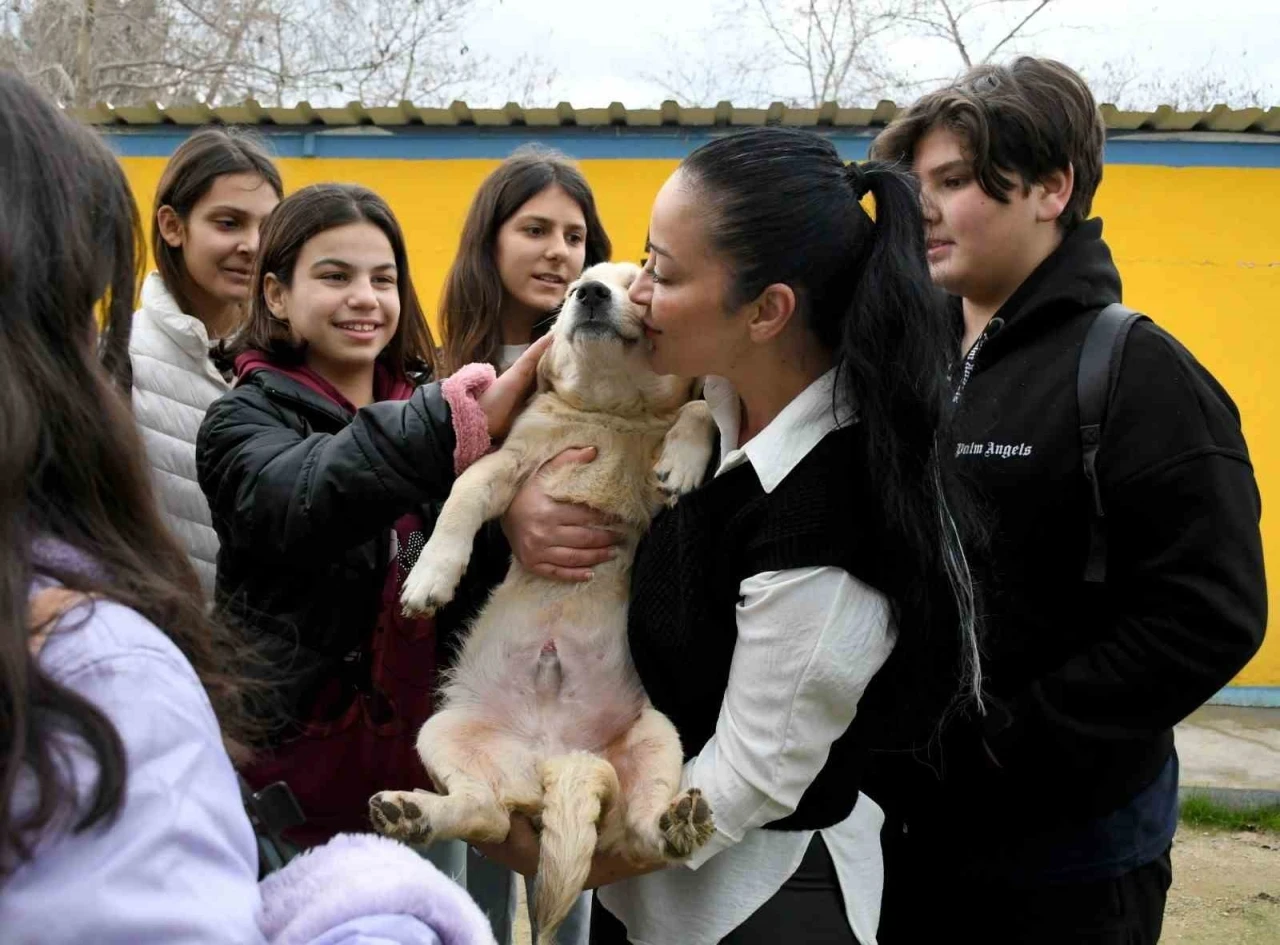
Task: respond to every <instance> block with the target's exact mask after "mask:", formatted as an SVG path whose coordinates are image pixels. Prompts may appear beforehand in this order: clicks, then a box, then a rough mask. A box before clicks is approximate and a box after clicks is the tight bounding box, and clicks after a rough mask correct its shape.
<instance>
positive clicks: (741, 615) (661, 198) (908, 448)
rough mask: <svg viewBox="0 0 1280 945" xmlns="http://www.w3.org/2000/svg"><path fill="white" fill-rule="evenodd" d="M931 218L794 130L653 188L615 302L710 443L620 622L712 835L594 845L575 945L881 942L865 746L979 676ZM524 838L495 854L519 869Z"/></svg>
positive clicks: (727, 142) (903, 183) (662, 527)
mask: <svg viewBox="0 0 1280 945" xmlns="http://www.w3.org/2000/svg"><path fill="white" fill-rule="evenodd" d="M868 194H870V195H871V196H872V197H873V198H874V201H875V217H874V219H873V218H872V216H871V215H869V214H868V212H867V210H866V209H865V208H864V206H863V205H862V201H863V199H864V198H865V197H866V196H867V195H868ZM922 233H923V228H922V226H921V219H920V207H919V202H918V198H917V196H916V193H915V190H914V188H913V186H912V184H911V183H910V182H909V180H908V179H907V178H906V177H904V176H902V175H901V174H899V173H898V172H897V171H895V170H893V169H891V168H889V167H887V166H883V165H876V164H869V165H864V166H861V167H859V166H857V165H849V166H848V167H846V166H845V165H844V163H843V162H842V161H841V159H840V157H839V155H838V153H837V152H836V150H835V148H834V146H833V145H832V144H831V143H830V142H829V141H827V140H826V139H824V138H821V137H819V136H817V135H814V134H810V133H807V132H802V131H796V130H788V129H780V128H769V129H761V130H758V131H752V132H747V133H744V134H738V135H732V136H728V137H725V138H722V139H719V140H717V141H714V142H712V143H710V144H708V145H705V146H704V147H702V148H699V149H698V150H697V151H695V152H694V153H693V154H692V155H690V156H689V157H688V158H687V159H686V160H685V161H684V162H683V163H682V164H681V166H680V168H679V169H678V170H677V171H676V172H675V173H674V174H673V175H672V177H671V178H670V179H669V180H668V181H667V182H666V184H665V185H664V186H663V188H662V190H661V191H660V193H659V194H658V197H657V199H656V201H655V203H654V207H653V213H652V217H651V221H650V243H649V248H648V251H649V259H648V262H647V265H646V268H645V271H644V274H643V275H642V276H641V278H640V279H639V280H638V281H637V282H636V284H635V285H634V286H633V288H632V298H633V299H634V300H635V301H637V302H639V303H641V304H643V305H645V306H646V307H647V309H648V315H647V317H646V330H647V334H648V337H649V340H650V343H651V345H652V354H651V358H652V363H653V365H654V367H655V369H657V370H658V371H659V372H661V373H672V374H680V375H685V376H706V377H707V378H708V380H707V383H706V399H707V401H708V404H709V406H710V407H711V409H712V413H713V415H714V417H715V419H716V424H717V426H718V428H719V435H720V444H719V451H718V454H717V456H716V457H715V459H714V460H713V469H712V470H711V473H712V475H711V477H710V478H709V479H708V481H707V482H706V483H705V484H704V485H703V487H702V488H701V489H699V490H697V491H695V492H693V493H691V494H690V495H688V496H686V497H684V498H682V499H681V500H680V502H679V504H678V505H677V506H676V507H675V508H674V509H672V510H670V511H668V512H665V513H663V514H662V515H660V516H659V517H658V519H657V520H656V521H655V522H654V525H653V528H652V530H651V531H650V534H649V535H648V536H647V538H646V539H645V541H644V542H643V543H642V545H641V547H640V550H639V552H638V554H637V558H636V563H635V570H634V578H633V584H632V592H633V595H632V602H631V609H630V616H629V633H630V641H631V650H632V656H633V659H634V661H635V664H636V668H637V670H638V671H639V673H640V676H641V679H642V681H643V682H644V685H645V688H646V690H647V691H648V694H649V696H650V699H651V700H652V702H653V704H654V705H655V706H656V707H657V708H658V709H659V710H660V711H662V712H664V713H666V714H667V715H668V716H669V717H670V718H671V719H672V721H673V722H674V723H675V724H676V727H677V728H678V730H679V731H680V734H681V738H682V741H683V743H684V748H685V755H686V765H685V775H684V782H683V785H682V786H683V787H697V788H700V789H701V790H702V791H703V792H704V794H705V796H706V799H707V801H708V803H709V804H710V807H711V809H712V812H713V816H714V818H715V823H716V833H715V835H714V837H713V838H712V839H711V841H710V842H709V843H708V844H707V845H706V846H704V847H703V848H702V849H700V850H699V851H698V852H696V853H695V854H694V856H693V857H692V858H691V859H690V860H689V861H687V862H685V863H683V864H679V865H675V866H670V865H669V864H667V866H668V868H662V867H660V866H658V865H653V864H650V865H643V866H638V865H636V864H632V863H627V862H624V861H621V860H618V859H616V858H607V859H606V858H598V860H597V863H596V865H595V868H594V870H593V874H592V877H591V883H592V884H593V885H597V886H604V887H605V888H602V889H600V890H599V892H598V894H597V899H598V905H599V906H602V908H597V909H595V910H594V916H593V922H592V935H591V940H592V942H598V943H602V945H603V943H613V942H625V941H627V940H628V939H629V940H632V941H636V942H649V943H666V942H681V943H686V945H710V943H714V942H721V941H724V942H732V943H740V945H748V943H764V942H776V941H783V940H786V941H798V942H824V943H827V942H832V943H835V942H841V943H854V942H857V943H861V945H871V943H874V941H875V935H876V925H877V921H878V913H879V901H880V890H881V884H882V872H881V863H880V850H879V829H880V825H881V823H882V820H883V817H882V814H881V812H880V811H879V809H878V808H877V807H876V806H875V804H874V803H873V802H871V801H869V800H868V799H867V798H865V797H861V796H859V794H858V790H857V788H858V776H859V771H860V768H861V759H862V757H863V752H864V751H865V750H866V748H867V747H868V746H869V744H871V743H873V742H878V741H879V740H881V739H888V738H889V737H891V736H892V737H894V738H896V739H900V740H902V741H903V742H907V741H908V740H909V739H912V738H914V737H919V735H920V734H921V733H927V732H928V730H929V729H930V727H931V726H932V725H933V724H936V722H937V721H938V720H939V718H940V716H941V714H942V712H943V711H944V710H945V709H946V708H947V707H948V705H949V703H951V702H952V701H953V700H955V699H959V698H962V697H964V696H966V695H967V696H969V697H971V698H972V697H975V696H976V695H977V693H978V689H979V684H980V683H979V680H980V676H979V670H978V663H977V653H976V645H975V639H974V626H973V620H974V615H973V603H972V594H971V589H970V582H969V576H968V572H967V568H966V567H965V564H964V558H963V554H962V553H961V551H960V543H959V530H958V529H957V527H956V524H955V518H956V515H955V514H953V513H955V512H957V511H958V510H957V509H956V502H955V501H954V500H953V499H952V489H951V486H950V483H949V482H947V481H946V477H945V473H944V471H943V469H942V468H941V467H940V465H939V462H938V442H939V436H940V428H941V426H942V421H943V411H944V402H945V396H944V394H945V389H946V388H945V368H946V361H945V352H946V350H947V347H946V343H945V340H946V333H947V331H948V325H947V322H946V320H945V317H944V314H943V311H942V309H941V308H940V307H939V304H938V299H937V296H935V294H934V290H933V288H932V285H931V283H930V280H929V273H928V269H927V266H926V262H925V250H924V243H923V237H922ZM536 488H537V486H536V484H534V485H532V486H528V487H526V489H527V490H536ZM512 527H513V528H514V529H516V530H519V529H521V528H523V527H524V526H522V525H520V523H518V522H515V523H513V525H512ZM516 545H517V549H518V550H520V551H521V552H522V553H524V554H527V555H531V556H532V560H535V561H536V560H537V557H538V552H539V550H540V549H539V548H538V547H537V546H536V543H535V542H534V541H532V540H531V541H529V542H526V543H524V544H521V543H516ZM526 566H528V565H526ZM945 627H951V628H954V629H953V630H952V631H951V632H942V631H940V630H936V631H935V630H934V629H933V628H945ZM530 839H531V838H530V836H529V834H527V833H525V832H523V831H520V832H517V831H514V830H513V836H512V837H511V838H510V839H508V841H507V843H506V844H505V845H503V846H502V847H500V848H498V849H495V850H493V851H491V852H492V853H493V855H495V856H500V857H503V858H505V859H506V860H507V861H508V862H510V863H512V864H513V865H514V866H516V867H517V868H520V869H522V870H528V869H530V868H531V867H532V866H534V865H536V852H534V851H536V846H535V845H532V844H530V843H529V841H530Z"/></svg>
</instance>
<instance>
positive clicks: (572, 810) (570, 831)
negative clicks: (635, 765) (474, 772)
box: [534, 751, 618, 945]
mask: <svg viewBox="0 0 1280 945" xmlns="http://www.w3.org/2000/svg"><path fill="white" fill-rule="evenodd" d="M542 791H543V794H542V805H543V806H542V847H541V854H540V858H539V861H538V879H537V883H536V885H535V887H534V916H535V917H536V918H537V920H538V945H555V941H556V931H557V930H558V929H559V928H560V924H561V923H562V922H564V920H565V916H567V915H568V914H569V910H570V909H572V908H573V904H574V902H575V900H577V898H578V895H579V894H580V893H581V892H582V887H583V884H585V883H586V881H587V874H588V873H589V872H590V871H591V857H592V855H593V854H594V853H595V850H596V839H597V836H598V833H597V832H598V825H599V823H600V817H601V814H602V813H603V812H604V811H605V809H606V808H607V807H608V806H609V805H610V804H611V803H613V801H614V799H615V798H616V797H617V796H618V775H617V772H615V771H614V770H613V765H611V764H609V762H607V761H605V760H604V759H603V758H600V757H598V756H596V755H592V754H589V753H588V752H585V751H575V752H573V753H572V754H568V755H560V756H559V757H556V758H550V759H548V760H547V761H545V762H543V763H542Z"/></svg>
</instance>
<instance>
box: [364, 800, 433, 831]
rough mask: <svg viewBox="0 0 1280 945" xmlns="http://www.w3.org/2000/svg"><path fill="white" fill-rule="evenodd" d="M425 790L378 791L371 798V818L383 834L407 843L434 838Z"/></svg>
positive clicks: (374, 827)
mask: <svg viewBox="0 0 1280 945" xmlns="http://www.w3.org/2000/svg"><path fill="white" fill-rule="evenodd" d="M429 797H431V795H430V794H428V793H427V792H426V791H413V792H409V791H379V792H378V793H377V794H375V795H373V797H371V798H369V820H370V822H371V823H372V824H373V829H374V830H376V831H378V833H380V834H382V835H383V836H384V837H390V838H391V839H393V840H400V841H403V842H404V843H426V842H428V841H429V840H430V839H431V822H430V821H429V820H428V819H427V815H426V807H425V804H424V803H423V799H424V798H429Z"/></svg>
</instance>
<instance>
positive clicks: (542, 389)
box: [537, 338, 560, 394]
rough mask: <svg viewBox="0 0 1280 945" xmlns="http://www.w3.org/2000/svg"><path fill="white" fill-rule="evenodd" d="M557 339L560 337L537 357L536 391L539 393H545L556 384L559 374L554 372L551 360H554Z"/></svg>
mask: <svg viewBox="0 0 1280 945" xmlns="http://www.w3.org/2000/svg"><path fill="white" fill-rule="evenodd" d="M559 340H560V339H558V338H557V339H556V341H553V342H551V347H550V348H548V349H547V350H546V351H545V352H544V353H543V355H542V357H541V358H539V359H538V375H537V377H538V387H537V393H539V394H543V393H546V392H547V391H549V390H552V389H553V388H554V387H555V386H556V378H557V377H558V376H559V375H558V374H557V372H556V369H555V366H554V363H553V362H554V361H555V360H556V347H557V344H556V342H558V341H559Z"/></svg>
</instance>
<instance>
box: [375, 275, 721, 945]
mask: <svg viewBox="0 0 1280 945" xmlns="http://www.w3.org/2000/svg"><path fill="white" fill-rule="evenodd" d="M638 272H639V269H638V267H636V266H634V265H631V264H624V263H618V264H613V263H602V264H600V265H597V266H593V267H592V268H591V269H589V270H587V271H586V272H585V273H583V275H582V278H581V279H579V280H578V281H577V282H576V283H574V285H572V286H571V287H570V288H569V292H568V295H567V298H566V301H565V304H564V308H563V309H562V310H561V313H560V315H559V317H558V318H557V319H556V323H555V327H554V328H553V329H552V330H553V332H554V333H555V340H554V341H553V342H552V345H551V347H550V349H549V350H548V352H547V354H546V355H545V356H544V357H543V359H542V362H541V364H540V365H539V377H538V390H539V393H538V394H537V396H536V397H535V398H534V400H533V402H532V403H531V404H530V405H529V407H528V409H526V410H525V412H524V413H523V414H521V416H520V418H519V419H518V420H517V421H516V423H515V425H514V427H513V428H512V430H511V434H510V436H508V437H507V440H506V442H505V443H504V444H503V446H502V448H501V449H500V450H498V451H497V452H495V453H492V454H490V455H488V456H486V457H484V458H483V459H481V460H480V461H479V462H477V463H476V464H475V465H473V466H472V467H471V468H470V469H468V470H467V471H466V472H465V473H463V474H462V475H461V476H460V477H459V478H458V481H457V482H456V483H455V485H454V487H453V491H452V492H451V494H450V496H449V500H448V502H446V503H445V506H444V509H443V510H442V511H441V514H440V518H439V520H438V521H437V523H436V526H435V530H434V532H433V533H432V535H431V539H430V541H428V542H427V546H426V548H424V549H423V551H422V554H421V556H420V557H419V558H418V562H417V564H416V565H415V566H414V568H413V571H412V572H411V573H410V574H409V577H408V579H407V581H406V582H405V587H404V593H403V595H402V597H401V600H402V603H403V604H404V606H405V608H406V610H407V611H411V612H414V613H428V612H432V611H434V610H435V609H436V608H438V607H440V606H441V605H443V604H445V603H446V602H448V601H449V600H450V599H451V598H452V596H453V593H454V590H455V588H456V587H457V584H458V581H459V579H460V578H461V577H462V574H463V572H464V571H465V569H466V566H467V561H468V559H469V558H470V555H471V545H472V540H473V539H474V537H475V534H476V532H477V531H478V530H479V528H480V526H481V525H482V524H483V523H484V522H485V521H486V520H488V519H492V518H495V517H497V516H499V515H501V514H502V513H503V512H505V511H506V509H507V506H508V505H510V503H511V500H512V498H513V497H514V496H515V494H516V492H517V490H518V489H519V488H520V486H521V484H522V483H523V482H524V481H525V480H526V479H527V478H528V477H529V476H530V475H533V474H534V473H536V472H537V471H538V469H539V468H540V467H541V466H542V464H543V463H545V462H546V461H547V460H549V459H551V458H552V457H554V456H556V455H557V454H558V453H560V452H561V451H562V450H564V449H566V448H568V447H584V446H595V447H596V448H597V451H598V453H597V458H596V459H595V460H594V461H593V462H591V463H588V464H585V465H582V464H570V465H566V466H563V467H561V468H559V469H557V470H555V471H554V472H550V473H548V474H547V475H546V482H545V486H546V490H547V492H548V493H549V494H550V495H552V496H554V497H555V498H558V499H562V500H565V501H568V502H577V503H582V504H584V505H588V506H591V507H592V508H596V509H599V510H601V511H603V512H607V513H610V514H611V515H613V516H615V517H616V518H617V519H618V522H619V524H618V528H619V530H620V531H621V532H622V533H623V535H624V538H623V541H622V544H621V545H620V546H619V548H618V555H617V557H616V558H614V559H613V560H612V561H609V562H607V563H605V564H603V565H599V566H597V567H596V568H595V569H594V577H593V578H592V579H591V580H590V581H588V582H586V583H584V584H566V583H561V582H558V581H552V580H548V579H546V578H542V577H539V576H537V575H534V574H531V573H529V572H527V571H525V570H524V569H523V568H522V567H521V566H520V564H519V562H516V561H513V562H512V565H511V569H510V571H509V572H508V573H507V577H506V579H505V580H504V581H503V583H502V584H501V585H499V586H498V588H497V589H496V590H495V591H494V592H493V595H492V597H491V598H490V599H489V602H488V604H487V605H486V606H485V607H484V609H483V611H482V612H481V613H480V615H479V616H478V617H477V618H476V620H475V622H474V624H473V625H472V627H471V628H470V630H469V632H468V634H467V637H466V639H465V642H464V644H463V648H462V652H461V654H460V656H459V658H458V661H457V665H456V667H455V668H454V669H453V671H452V673H451V674H450V676H449V678H448V681H447V683H446V684H445V686H444V689H443V701H442V705H441V709H440V710H439V711H438V712H436V713H435V714H434V715H433V716H432V717H431V718H430V719H429V720H428V721H427V723H426V724H425V725H424V726H423V727H422V731H421V733H420V734H419V736H418V752H419V754H420V755H421V757H422V761H423V764H424V765H425V766H426V768H427V771H428V772H429V773H430V774H431V778H432V780H433V781H434V782H435V784H436V786H437V788H439V789H440V791H441V792H442V793H440V794H431V793H428V792H422V791H417V792H402V791H384V792H382V793H379V794H376V795H374V797H373V798H372V799H371V800H370V803H369V807H370V816H371V819H372V820H373V823H374V826H375V827H377V829H378V830H379V831H381V832H382V833H384V834H387V835H389V836H393V837H399V838H401V839H404V840H409V841H415V842H423V841H427V840H435V839H452V838H457V837H460V838H462V839H464V840H468V841H482V842H483V841H501V840H503V839H505V837H506V835H507V831H508V829H509V827H510V813H511V812H512V811H518V812H520V813H524V814H527V815H529V816H531V817H533V818H534V820H535V822H537V821H539V820H540V822H541V858H540V863H539V871H538V881H537V891H536V895H535V912H536V915H537V918H538V924H539V931H540V934H539V942H540V943H549V942H554V940H555V939H554V935H555V930H556V929H557V928H558V927H559V925H560V923H561V922H562V921H563V920H564V917H565V915H566V914H567V913H568V911H569V908H570V906H571V905H572V904H573V901H574V899H575V898H576V896H577V895H578V893H579V892H581V890H582V887H583V884H584V883H585V881H586V878H587V873H588V870H589V868H590V864H591V856H592V853H593V852H594V851H595V850H597V849H601V850H605V849H607V850H614V851H619V852H622V853H624V854H625V855H627V856H629V857H631V858H632V859H635V860H637V861H640V862H653V861H659V860H663V859H679V858H683V857H687V856H688V855H689V854H690V853H692V852H693V851H694V850H695V849H697V848H698V847H699V846H701V845H702V844H703V843H705V842H706V839H707V838H708V837H709V836H710V835H711V832H712V820H711V812H710V810H709V809H708V807H707V804H706V802H705V801H704V800H703V799H702V798H701V796H700V795H699V793H698V792H697V791H696V790H690V791H685V792H680V790H679V787H680V775H681V763H682V753H681V748H680V739H679V736H678V735H677V734H676V730H675V727H674V726H673V725H672V724H671V722H670V721H669V720H668V719H667V718H666V716H664V715H662V714H661V713H660V712H658V711H657V710H655V709H654V708H652V707H651V706H650V705H649V702H648V700H647V698H646V697H645V694H644V690H643V688H642V687H641V684H640V680H639V678H638V677H637V676H636V672H635V669H634V667H633V666H632V664H631V657H630V654H629V651H628V647H627V600H628V597H629V592H630V578H631V562H632V558H633V556H634V553H635V548H636V544H637V542H638V541H639V539H640V536H641V535H642V534H643V533H644V531H645V530H646V529H647V528H648V525H649V522H650V520H651V519H652V517H653V515H654V514H655V513H656V512H657V511H658V509H660V508H661V507H662V505H663V504H664V503H669V502H673V501H674V500H675V497H676V496H677V495H678V494H680V493H681V492H685V491H688V490H689V489H692V488H693V487H695V486H696V485H698V483H699V482H700V481H701V479H702V477H703V475H704V473H705V470H706V466H707V463H708V461H709V460H710V457H711V449H712V442H713V437H712V430H713V426H712V422H711V418H710V414H709V412H708V411H707V408H706V405H705V403H703V402H701V401H690V399H689V396H690V390H691V384H690V383H689V382H688V381H686V380H681V379H678V378H675V377H660V376H658V375H656V374H654V373H653V371H652V370H651V369H650V368H649V367H648V364H647V359H646V351H645V348H646V345H645V339H644V333H643V328H642V323H641V315H642V312H641V310H640V309H639V308H638V307H637V306H635V305H633V304H631V302H630V301H629V300H628V298H627V289H628V287H629V286H630V285H631V283H632V282H633V281H634V280H635V278H636V276H637V274H638Z"/></svg>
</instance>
